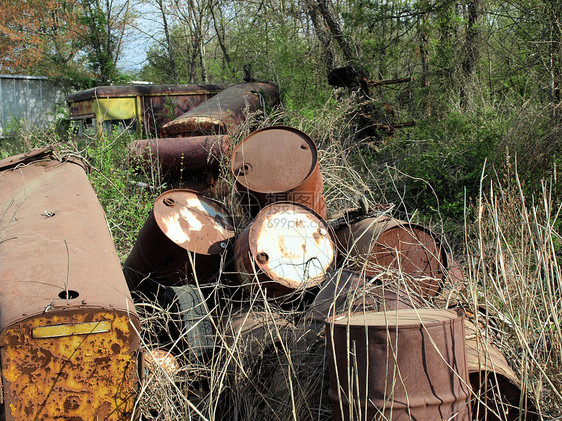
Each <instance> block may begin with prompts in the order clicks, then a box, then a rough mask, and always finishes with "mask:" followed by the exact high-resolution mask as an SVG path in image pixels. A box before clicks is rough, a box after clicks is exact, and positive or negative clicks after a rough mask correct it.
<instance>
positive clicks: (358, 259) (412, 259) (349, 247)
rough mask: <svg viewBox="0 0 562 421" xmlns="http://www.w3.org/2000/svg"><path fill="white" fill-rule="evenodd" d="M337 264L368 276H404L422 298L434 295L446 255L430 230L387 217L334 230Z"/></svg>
mask: <svg viewBox="0 0 562 421" xmlns="http://www.w3.org/2000/svg"><path fill="white" fill-rule="evenodd" d="M336 237H337V240H338V247H340V248H341V250H340V260H341V261H342V263H343V264H344V265H346V266H349V267H351V268H352V269H353V270H356V271H358V272H365V273H366V275H367V276H370V277H373V276H377V275H378V276H379V277H380V278H381V279H383V278H385V272H387V271H394V272H400V273H401V274H403V275H406V277H407V279H408V284H409V286H410V287H411V288H412V289H414V290H417V291H418V292H419V293H420V294H421V295H422V296H423V297H432V296H434V295H436V294H437V293H438V291H439V289H440V288H441V283H442V282H443V278H444V276H445V275H444V274H445V272H444V268H446V267H447V255H446V253H445V251H444V249H443V246H442V244H441V242H440V241H439V239H438V238H437V236H436V235H435V234H434V233H432V232H431V231H430V230H429V229H427V228H425V227H423V226H421V225H418V224H412V223H408V222H405V221H400V220H398V219H394V218H389V217H379V218H366V219H363V220H361V221H359V222H355V223H353V224H351V225H344V226H342V227H340V228H339V229H337V230H336Z"/></svg>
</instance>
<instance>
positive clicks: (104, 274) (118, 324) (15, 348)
mask: <svg viewBox="0 0 562 421" xmlns="http://www.w3.org/2000/svg"><path fill="white" fill-rule="evenodd" d="M33 158H35V160H34V159H33ZM8 161H11V163H12V164H13V163H15V162H17V161H18V159H15V160H14V159H11V160H10V159H9V160H5V161H3V162H2V164H3V165H5V166H4V167H3V168H0V206H1V207H2V211H3V215H4V217H3V219H2V220H1V224H0V238H1V239H2V241H0V261H1V262H2V263H1V266H0V280H1V285H2V287H1V288H0V358H1V363H2V384H3V392H4V394H3V397H4V403H5V412H6V413H5V416H6V420H8V421H11V420H30V419H34V420H53V419H60V418H61V417H64V418H65V419H73V420H77V421H79V420H84V421H86V420H94V419H96V418H98V419H107V420H125V419H130V418H131V415H132V411H133V403H134V397H135V391H136V385H137V382H138V377H137V353H138V349H139V341H140V339H139V336H138V331H139V329H140V323H139V319H138V316H137V315H136V313H135V310H134V306H133V302H132V300H131V296H130V294H129V291H128V289H127V285H126V282H125V279H124V277H123V273H122V271H121V265H120V263H119V258H118V256H117V253H116V251H115V248H114V245H113V241H112V238H111V234H110V233H109V229H108V227H107V223H106V221H105V214H104V212H103V210H102V208H101V205H100V203H99V202H98V200H97V198H96V195H95V193H94V192H93V190H92V188H91V186H90V184H89V182H88V179H87V176H86V174H85V172H84V168H83V167H82V165H81V164H80V163H79V162H72V161H66V162H64V161H59V160H57V159H54V158H53V157H52V156H49V154H48V150H45V149H43V150H39V151H37V152H36V153H35V154H34V153H31V154H26V157H25V159H23V160H22V159H21V158H20V159H19V161H20V162H19V164H16V165H15V166H14V165H11V164H10V163H8V164H7V165H6V163H7V162H8Z"/></svg>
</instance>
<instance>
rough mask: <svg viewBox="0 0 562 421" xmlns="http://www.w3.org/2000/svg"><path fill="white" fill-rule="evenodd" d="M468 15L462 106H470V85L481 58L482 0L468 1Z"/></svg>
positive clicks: (462, 81)
mask: <svg viewBox="0 0 562 421" xmlns="http://www.w3.org/2000/svg"><path fill="white" fill-rule="evenodd" d="M467 6H468V11H467V12H468V16H467V18H468V19H467V26H466V36H465V42H464V58H463V61H462V64H461V70H462V75H463V80H461V85H460V99H461V107H462V108H467V107H468V95H469V92H468V91H469V85H470V84H471V82H472V81H473V78H474V71H475V69H476V64H477V62H478V58H479V53H480V49H479V45H478V44H479V40H480V29H479V26H478V25H479V22H478V21H479V19H480V15H481V10H480V9H481V0H470V1H469V2H468V5H467Z"/></svg>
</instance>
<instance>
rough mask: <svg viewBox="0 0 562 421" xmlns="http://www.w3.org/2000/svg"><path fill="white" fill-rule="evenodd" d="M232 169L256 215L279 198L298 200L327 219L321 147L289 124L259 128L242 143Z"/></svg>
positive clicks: (237, 186) (241, 191)
mask: <svg viewBox="0 0 562 421" xmlns="http://www.w3.org/2000/svg"><path fill="white" fill-rule="evenodd" d="M231 170H232V173H233V175H234V177H235V179H236V188H237V189H238V191H239V192H240V193H242V196H243V200H242V203H243V204H247V205H248V206H249V207H250V209H251V213H252V214H254V215H255V214H256V213H257V212H258V211H259V209H261V208H262V207H264V206H266V205H268V204H270V203H274V202H279V201H291V202H297V203H300V204H302V205H305V206H308V207H309V208H311V209H313V210H314V211H315V212H316V213H318V214H319V215H320V216H321V217H322V218H326V213H327V211H326V201H325V200H324V196H323V193H322V190H323V186H324V184H323V181H322V175H321V174H320V170H319V166H318V150H317V148H316V145H315V144H314V142H313V141H312V139H311V138H310V137H309V136H308V135H306V134H305V133H303V132H301V131H300V130H298V129H295V128H292V127H285V126H273V127H266V128H264V129H260V130H256V131H255V132H253V133H251V134H250V135H249V136H248V137H246V138H245V139H244V140H243V141H242V142H240V143H239V144H238V145H237V146H236V148H235V149H234V153H233V155H232V163H231Z"/></svg>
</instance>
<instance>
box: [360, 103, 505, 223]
mask: <svg viewBox="0 0 562 421" xmlns="http://www.w3.org/2000/svg"><path fill="white" fill-rule="evenodd" d="M503 123H504V122H503V121H502V119H501V117H499V116H497V115H495V114H494V113H493V112H492V111H490V112H489V113H486V114H479V113H474V114H472V115H470V114H468V115H467V114H466V113H460V112H452V113H450V114H449V115H448V116H446V117H445V118H444V119H443V120H440V121H434V120H426V121H420V122H418V123H417V125H416V127H415V128H414V129H411V131H410V133H409V134H406V133H404V134H402V135H400V134H398V136H397V137H396V138H394V139H392V140H391V141H389V142H388V144H387V146H386V147H384V148H382V149H381V151H380V155H379V156H377V157H376V161H377V165H378V166H381V165H389V166H392V167H395V168H397V169H399V171H401V172H402V173H403V174H405V175H406V176H405V177H404V178H402V180H401V183H402V184H401V187H398V188H397V186H396V185H393V186H392V189H393V190H394V194H393V193H392V191H391V192H389V196H393V195H394V197H395V200H398V197H396V192H404V191H405V192H406V193H405V196H403V200H404V204H405V207H406V208H407V209H411V210H413V209H417V210H419V211H420V212H421V213H422V214H423V213H426V214H429V215H437V212H439V213H440V215H441V216H443V217H444V218H446V219H451V220H454V221H457V222H461V221H463V217H464V206H465V195H466V198H468V199H471V198H475V197H477V196H478V193H479V186H480V178H481V175H482V171H483V168H484V166H485V163H486V161H487V160H488V161H491V162H489V167H492V166H493V163H494V161H495V159H496V154H497V152H498V151H497V148H498V145H499V144H500V142H501V140H502V138H503V136H504V134H505V128H504V127H503ZM371 159H373V158H371ZM400 200H402V199H400Z"/></svg>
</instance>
